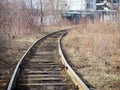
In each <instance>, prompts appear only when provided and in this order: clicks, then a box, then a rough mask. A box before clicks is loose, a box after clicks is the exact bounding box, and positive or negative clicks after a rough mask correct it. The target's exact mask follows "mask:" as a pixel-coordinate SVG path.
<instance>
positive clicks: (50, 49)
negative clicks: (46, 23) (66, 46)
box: [7, 30, 85, 90]
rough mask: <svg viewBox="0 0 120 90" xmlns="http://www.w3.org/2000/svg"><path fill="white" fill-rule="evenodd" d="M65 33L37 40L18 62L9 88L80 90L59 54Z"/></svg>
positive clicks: (57, 33)
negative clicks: (61, 39)
mask: <svg viewBox="0 0 120 90" xmlns="http://www.w3.org/2000/svg"><path fill="white" fill-rule="evenodd" d="M65 33H67V31H66V30H61V31H57V32H54V33H51V34H49V35H46V36H45V37H43V38H41V39H40V40H38V41H36V42H35V43H34V44H33V45H32V46H31V47H30V48H29V49H28V50H27V52H26V53H25V54H24V55H23V57H22V58H21V59H20V61H19V62H18V64H17V66H16V68H15V70H14V73H13V76H12V78H11V80H10V83H9V85H8V88H7V90H78V89H79V88H78V87H79V86H76V85H75V84H74V83H73V81H72V80H71V78H70V76H69V75H68V74H67V72H66V65H64V64H63V63H62V62H61V57H60V55H59V49H58V46H59V45H58V43H59V42H60V38H61V37H62V36H63V35H64V34H65ZM58 41H59V42H58ZM75 78H76V77H75ZM84 90H85V89H84Z"/></svg>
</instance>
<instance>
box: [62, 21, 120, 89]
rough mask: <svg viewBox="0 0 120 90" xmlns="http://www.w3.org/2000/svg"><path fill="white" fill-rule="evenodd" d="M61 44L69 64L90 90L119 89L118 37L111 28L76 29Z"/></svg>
mask: <svg viewBox="0 0 120 90" xmlns="http://www.w3.org/2000/svg"><path fill="white" fill-rule="evenodd" d="M106 26H108V27H106ZM62 43H63V44H62V45H63V49H64V52H65V54H66V57H67V59H68V62H70V64H71V66H72V67H73V68H74V70H75V71H76V72H77V73H78V75H79V76H80V78H81V79H83V80H84V82H85V83H86V84H87V85H88V86H89V87H90V89H91V90H119V89H120V34H119V32H118V31H117V30H116V28H115V26H114V24H111V23H105V24H102V23H98V24H96V25H93V24H90V25H88V26H87V27H83V26H81V25H80V26H77V28H75V29H73V30H71V31H69V33H68V34H67V35H66V36H65V37H64V39H63V41H62Z"/></svg>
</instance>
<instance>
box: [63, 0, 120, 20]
mask: <svg viewBox="0 0 120 90" xmlns="http://www.w3.org/2000/svg"><path fill="white" fill-rule="evenodd" d="M119 6H120V0H67V6H66V7H67V8H68V9H67V11H64V12H63V17H67V18H68V19H70V20H72V19H74V20H73V21H76V20H77V21H78V20H80V19H81V18H82V17H83V18H84V17H87V18H90V19H91V20H111V21H112V20H115V17H116V16H115V15H116V13H117V10H118V7H119ZM78 18H80V19H78Z"/></svg>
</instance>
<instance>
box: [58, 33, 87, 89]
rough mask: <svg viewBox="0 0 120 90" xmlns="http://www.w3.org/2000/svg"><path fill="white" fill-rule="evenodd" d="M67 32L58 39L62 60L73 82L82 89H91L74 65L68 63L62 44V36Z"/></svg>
mask: <svg viewBox="0 0 120 90" xmlns="http://www.w3.org/2000/svg"><path fill="white" fill-rule="evenodd" d="M66 34H67V33H64V34H62V35H61V36H60V38H59V40H58V48H59V53H60V56H61V58H62V59H61V60H62V63H63V65H64V66H65V67H66V71H67V73H68V74H69V75H70V76H71V78H72V80H73V82H74V83H75V84H76V85H77V86H78V88H79V89H80V90H89V88H88V87H87V85H86V84H85V83H84V82H83V81H82V80H81V79H80V77H79V76H78V75H77V74H76V73H75V72H74V70H73V69H72V67H71V66H70V65H69V64H68V62H67V60H66V58H65V56H64V54H63V50H62V45H61V41H62V37H63V36H64V35H66Z"/></svg>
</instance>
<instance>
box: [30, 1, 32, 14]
mask: <svg viewBox="0 0 120 90" xmlns="http://www.w3.org/2000/svg"><path fill="white" fill-rule="evenodd" d="M30 8H31V11H32V13H33V1H32V0H31V1H30Z"/></svg>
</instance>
